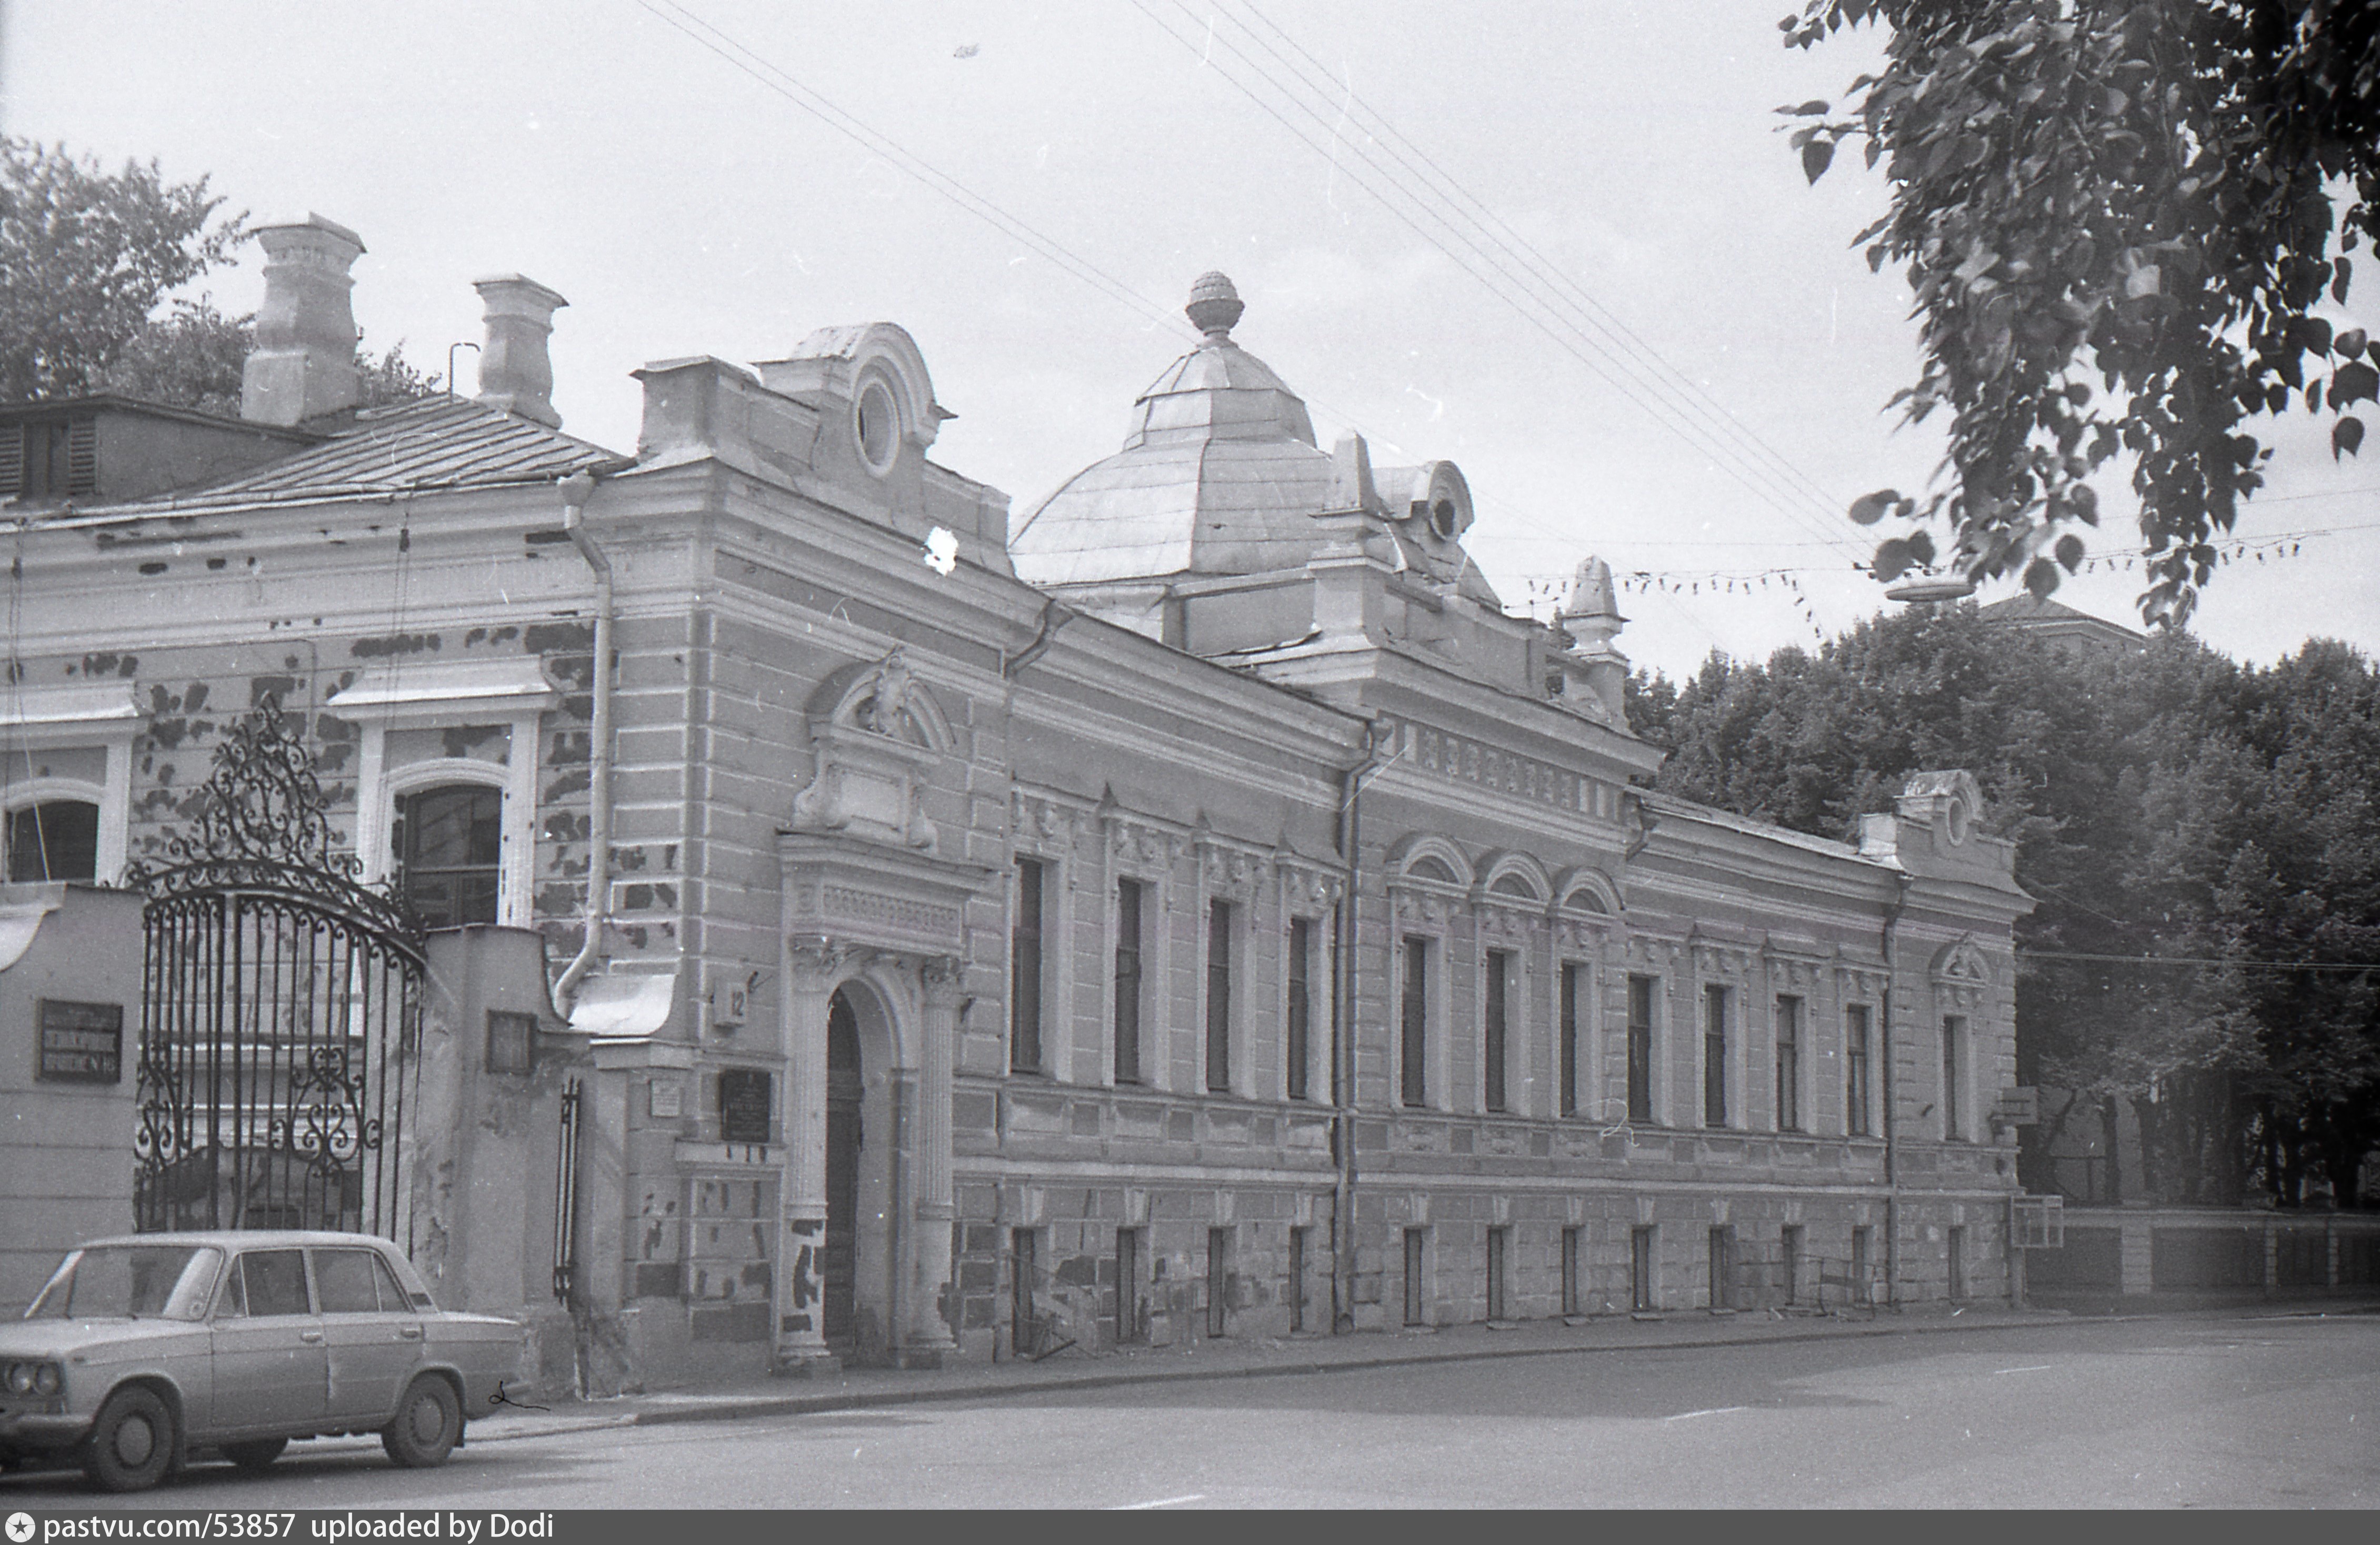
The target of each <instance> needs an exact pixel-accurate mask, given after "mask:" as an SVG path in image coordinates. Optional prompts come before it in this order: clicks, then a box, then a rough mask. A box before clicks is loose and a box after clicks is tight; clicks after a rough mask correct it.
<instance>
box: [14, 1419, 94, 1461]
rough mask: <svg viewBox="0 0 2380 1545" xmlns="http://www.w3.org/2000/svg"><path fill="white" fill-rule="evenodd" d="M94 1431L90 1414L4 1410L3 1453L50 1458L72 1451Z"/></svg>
mask: <svg viewBox="0 0 2380 1545" xmlns="http://www.w3.org/2000/svg"><path fill="white" fill-rule="evenodd" d="M90 1431H91V1418H90V1416H89V1415H88V1414H77V1413H75V1412H72V1411H48V1410H23V1409H17V1410H9V1409H5V1408H0V1449H8V1450H15V1451H17V1452H19V1453H26V1454H47V1453H53V1452H55V1451H56V1450H58V1449H62V1448H72V1447H73V1446H74V1445H75V1444H77V1443H79V1442H82V1440H83V1438H84V1436H85V1435H86V1434H87V1433H89V1432H90Z"/></svg>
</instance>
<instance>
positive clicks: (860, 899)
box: [821, 886, 959, 934]
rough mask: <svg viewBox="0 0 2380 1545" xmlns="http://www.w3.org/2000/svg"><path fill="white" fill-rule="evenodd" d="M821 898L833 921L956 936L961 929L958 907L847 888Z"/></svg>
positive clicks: (830, 891)
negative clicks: (838, 920) (840, 920)
mask: <svg viewBox="0 0 2380 1545" xmlns="http://www.w3.org/2000/svg"><path fill="white" fill-rule="evenodd" d="M821 899H822V901H823V902H824V906H823V908H822V909H821V910H822V911H823V912H824V914H825V915H826V916H828V917H831V918H847V919H850V920H851V921H853V922H867V923H890V924H891V925H892V926H893V927H896V928H905V929H909V930H913V931H915V932H918V933H925V934H955V933H956V932H957V931H958V927H959V912H958V909H957V908H955V907H942V906H936V905H935V904H934V903H932V902H930V901H917V900H912V899H908V898H906V897H900V896H884V895H879V894H876V893H873V892H869V891H864V890H854V889H851V888H849V887H844V886H828V887H826V888H825V892H824V895H823V896H822V898H821Z"/></svg>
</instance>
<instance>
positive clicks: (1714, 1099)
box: [1703, 986, 1727, 1127]
mask: <svg viewBox="0 0 2380 1545" xmlns="http://www.w3.org/2000/svg"><path fill="white" fill-rule="evenodd" d="M1703 1125H1704V1126H1706V1127H1724V1126H1726V1125H1727V989H1726V988H1725V987H1719V986H1709V987H1705V988H1704V989H1703Z"/></svg>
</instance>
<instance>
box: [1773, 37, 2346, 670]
mask: <svg viewBox="0 0 2380 1545" xmlns="http://www.w3.org/2000/svg"><path fill="white" fill-rule="evenodd" d="M1869 21H1872V22H1875V23H1876V24H1877V25H1879V26H1880V27H1882V28H1883V29H1885V30H1886V31H1887V33H1888V37H1887V40H1886V43H1887V62H1886V64H1885V66H1884V68H1883V70H1882V72H1881V73H1879V74H1876V75H1872V76H1870V75H1863V76H1861V77H1860V78H1858V79H1856V80H1854V81H1852V86H1851V94H1852V101H1851V102H1850V103H1848V104H1847V105H1846V106H1845V108H1844V109H1843V110H1841V111H1840V112H1839V111H1838V110H1837V108H1836V107H1835V106H1834V104H1832V103H1827V102H1807V103H1801V104H1799V105H1798V106H1789V107H1784V108H1780V109H1779V112H1780V113H1782V114H1785V115H1788V116H1791V117H1794V118H1797V119H1806V120H1808V121H1807V122H1805V123H1803V124H1800V125H1799V126H1798V127H1794V128H1793V130H1792V132H1791V144H1792V146H1793V149H1794V150H1795V151H1796V152H1797V153H1798V154H1799V156H1800V158H1801V163H1802V169H1803V174H1804V175H1806V176H1807V177H1808V178H1809V179H1810V180H1811V181H1812V182H1814V183H1815V181H1816V180H1817V179H1818V178H1819V177H1821V176H1823V175H1826V173H1827V172H1828V169H1829V168H1830V167H1831V166H1832V165H1833V163H1834V162H1835V159H1836V155H1837V152H1838V151H1839V150H1840V149H1841V148H1842V147H1843V146H1844V145H1845V144H1847V143H1852V142H1856V143H1858V144H1859V145H1860V146H1861V147H1862V148H1863V149H1864V154H1865V159H1866V162H1867V164H1868V165H1869V166H1870V167H1872V168H1873V167H1878V166H1880V167H1881V168H1882V169H1883V171H1884V175H1886V177H1887V178H1888V180H1889V182H1890V184H1891V189H1892V208H1891V211H1890V212H1889V213H1888V214H1887V215H1886V216H1885V217H1884V218H1883V219H1882V220H1879V221H1877V222H1876V223H1875V224H1873V225H1871V226H1870V227H1869V228H1868V229H1866V230H1865V231H1863V232H1861V233H1860V234H1859V235H1857V236H1856V237H1854V238H1853V243H1854V245H1864V246H1865V247H1866V255H1867V260H1868V265H1869V267H1870V269H1871V270H1876V271H1881V270H1882V269H1883V268H1884V266H1885V265H1886V264H1888V263H1893V264H1899V265H1900V266H1902V267H1903V268H1904V269H1905V271H1906V272H1907V276H1908V280H1909V284H1910V286H1911V288H1912V290H1913V293H1914V296H1915V311H1916V315H1917V316H1918V318H1919V320H1920V324H1921V328H1922V349H1923V365H1922V367H1921V369H1920V372H1919V376H1918V379H1917V380H1916V382H1915V383H1914V384H1913V385H1912V386H1910V387H1908V388H1907V389H1905V390H1903V391H1902V392H1900V393H1898V394H1897V395H1896V396H1895V397H1894V398H1893V399H1892V403H1891V404H1889V405H1892V406H1897V407H1899V408H1900V410H1901V412H1902V414H1903V416H1904V417H1905V419H1906V420H1907V421H1909V422H1913V423H1914V422H1919V421H1922V420H1924V419H1925V418H1927V417H1928V416H1931V415H1933V414H1934V413H1935V412H1937V410H1940V411H1947V412H1948V413H1949V415H1950V416H1951V428H1950V436H1949V450H1948V453H1947V455H1946V459H1945V465H1944V471H1945V473H1946V474H1947V476H1945V477H1942V478H1941V479H1939V480H1938V483H1937V487H1936V488H1935V489H1933V490H1932V491H1929V492H1926V493H1924V494H1918V495H1906V494H1903V493H1901V492H1900V491H1899V490H1897V489H1883V490H1879V491H1877V492H1876V493H1872V494H1869V495H1867V496H1865V497H1864V498H1862V499H1861V500H1859V501H1856V502H1855V503H1854V504H1853V505H1852V509H1851V514H1852V518H1853V519H1854V520H1857V521H1860V522H1862V523H1863V524H1868V525H1873V524H1876V523H1877V522H1879V521H1882V520H1885V519H1887V518H1891V519H1895V520H1902V521H1908V522H1911V523H1913V528H1912V529H1911V530H1910V531H1909V532H1908V534H1906V535H1903V536H1900V537H1892V538H1889V539H1888V540H1886V541H1885V542H1884V543H1883V544H1882V545H1881V546H1880V547H1879V548H1878V549H1877V552H1876V573H1877V576H1878V577H1879V578H1884V579H1890V578H1892V577H1895V576H1896V575H1897V574H1898V573H1900V572H1901V571H1903V570H1906V569H1908V568H1911V567H1913V566H1930V565H1931V564H1933V563H1934V562H1936V561H1937V560H1938V561H1947V562H1948V563H1949V565H1950V566H1952V567H1953V568H1955V569H1956V570H1957V571H1958V572H1959V573H1961V574H1963V575H1965V576H1967V577H1969V578H1972V579H1975V580H1983V579H1987V578H1996V577H1999V576H2002V575H2006V574H2011V573H2013V574H2018V575H2021V576H2022V580H2023V583H2024V584H2025V585H2026V586H2027V587H2028V588H2029V589H2031V590H2032V591H2033V592H2034V594H2036V595H2042V596H2046V595H2048V594H2049V593H2050V592H2051V591H2053V590H2055V589H2056V588H2057V586H2058V580H2059V578H2060V576H2061V574H2062V573H2071V572H2073V571H2074V570H2075V569H2076V568H2077V567H2079V566H2080V564H2081V563H2082V561H2083V539H2082V537H2081V535H2080V528H2082V527H2089V526H2095V525H2098V522H2099V508H2098V500H2097V496H2096V494H2095V492H2094V490H2093V489H2092V486H2091V482H2090V479H2091V478H2092V477H2094V476H2095V474H2097V473H2098V472H2099V471H2100V470H2101V469H2102V468H2103V467H2105V466H2106V465H2108V464H2109V463H2111V462H2116V461H2118V460H2119V459H2129V461H2130V463H2131V486H2132V489H2133V490H2134V491H2135V492H2136V493H2137V494H2138V495H2139V496H2140V501H2141V538H2142V546H2143V553H2144V555H2145V557H2146V558H2147V561H2148V562H2147V569H2148V575H2149V580H2150V584H2149V588H2148V590H2147V591H2146V593H2144V594H2143V596H2142V597H2141V610H2142V614H2143V617H2145V618H2146V619H2147V620H2148V621H2150V622H2164V623H2168V624H2172V625H2175V626H2179V625H2180V624H2181V623H2182V622H2185V621H2187V619H2188V618H2189V616H2190V613H2191V611H2192V608H2193V607H2194V606H2195V604H2196V600H2197V596H2198V591H2199V588H2200V587H2201V586H2203V585H2205V584H2206V583H2207V582H2208V581H2209V579H2210V578H2211V577H2212V576H2213V573H2214V570H2215V565H2216V546H2215V542H2216V538H2217V537H2219V536H2221V535H2222V534H2225V533H2228V532H2229V531H2230V530H2231V529H2232V528H2233V525H2234V524H2235V523H2236V522H2237V520H2238V518H2239V514H2240V504H2241V503H2242V501H2246V500H2247V499H2249V498H2250V497H2251V496H2252V495H2253V493H2254V491H2255V490H2256V489H2258V488H2259V487H2261V486H2262V485H2263V483H2264V479H2265V467H2266V465H2267V464H2268V462H2269V460H2270V458H2271V456H2272V447H2271V443H2270V440H2271V431H2270V429H2269V428H2267V427H2266V426H2265V424H2263V423H2261V422H2259V419H2260V418H2269V417H2273V416H2278V415H2280V414H2281V413H2283V412H2285V411H2286V410H2288V409H2289V407H2290V406H2291V405H2292V404H2302V405H2303V406H2304V407H2305V408H2307V409H2308V410H2309V411H2312V412H2316V413H2323V412H2327V413H2329V414H2331V415H2332V416H2333V422H2332V425H2331V446H2332V454H2333V456H2334V457H2337V456H2339V455H2342V454H2351V453H2354V452H2355V451H2356V450H2357V449H2358V447H2359V446H2361V444H2362V440H2363V434H2364V425H2363V422H2362V419H2361V418H2359V417H2357V416H2354V415H2353V414H2351V413H2350V412H2348V411H2347V410H2349V409H2350V408H2351V407H2353V406H2354V405H2355V404H2358V403H2361V402H2365V401H2370V400H2374V399H2380V370H2375V368H2374V360H2373V359H2372V358H2371V356H2370V351H2369V348H2368V343H2367V339H2366V337H2365V334H2364V332H2363V331H2362V329H2360V328H2358V329H2341V328H2338V327H2335V326H2334V324H2333V322H2332V321H2331V320H2329V319H2327V318H2325V317H2323V316H2320V315H2317V314H2316V312H2317V310H2318V309H2319V308H2322V307H2323V306H2324V305H2325V302H2327V303H2328V304H2330V305H2332V306H2344V305H2345V303H2346V300H2347V295H2348V285H2349V279H2350V272H2351V268H2352V265H2351V260H2350V256H2349V255H2350V253H2352V252H2353V251H2354V250H2355V249H2356V247H2357V246H2358V244H2359V242H2360V241H2362V239H2364V238H2366V237H2380V7H2374V6H2370V5H2368V4H2357V3H2353V0H2098V3H2091V0H1811V3H1810V4H1809V5H1808V6H1806V7H1805V8H1804V9H1803V11H1802V12H1801V13H1800V14H1799V15H1796V16H1791V17H1788V18H1785V20H1784V21H1783V22H1781V23H1780V24H1779V26H1780V28H1781V30H1783V32H1784V34H1785V42H1786V44H1787V45H1788V46H1790V47H1797V48H1808V47H1811V46H1814V45H1815V44H1817V43H1819V42H1822V41H1824V40H1825V39H1827V38H1828V37H1829V36H1831V35H1833V34H1834V33H1835V32H1837V31H1839V30H1841V29H1843V28H1846V27H1852V26H1856V25H1858V24H1860V23H1862V22H1869ZM2342 199H2343V202H2344V207H2343V208H2341V207H2340V203H2341V200H2342ZM1929 526H1938V527H1940V528H1942V529H1944V530H1945V531H1946V532H1947V534H1948V544H1949V545H1948V550H1947V551H1941V552H1937V548H1936V544H1935V542H1934V540H1933V537H1932V536H1931V534H1930V531H1929V529H1928V528H1929Z"/></svg>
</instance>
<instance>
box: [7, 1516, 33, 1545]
mask: <svg viewBox="0 0 2380 1545" xmlns="http://www.w3.org/2000/svg"><path fill="white" fill-rule="evenodd" d="M8 1538H9V1539H11V1540H12V1541H14V1542H15V1545H25V1541H27V1540H28V1539H32V1538H33V1515H31V1514H30V1513H11V1514H10V1515H8Z"/></svg>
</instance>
